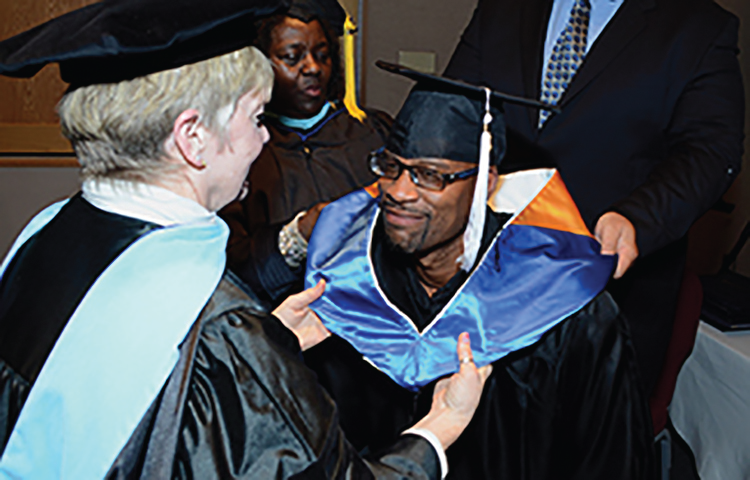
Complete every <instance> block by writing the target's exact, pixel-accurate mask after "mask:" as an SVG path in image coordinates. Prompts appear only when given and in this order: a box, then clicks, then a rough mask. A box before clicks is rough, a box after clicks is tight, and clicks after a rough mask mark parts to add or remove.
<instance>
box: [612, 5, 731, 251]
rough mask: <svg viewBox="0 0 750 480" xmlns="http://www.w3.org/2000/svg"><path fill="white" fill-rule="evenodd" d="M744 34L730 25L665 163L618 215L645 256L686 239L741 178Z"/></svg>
mask: <svg viewBox="0 0 750 480" xmlns="http://www.w3.org/2000/svg"><path fill="white" fill-rule="evenodd" d="M738 28H739V27H738V21H737V19H736V18H735V17H728V20H727V22H726V24H725V25H724V28H723V30H721V32H720V34H719V35H718V36H717V38H716V39H715V40H714V41H713V43H712V44H711V45H710V46H709V47H708V48H707V50H706V51H705V52H703V54H702V55H703V56H702V58H701V61H700V63H699V65H698V68H697V70H696V71H695V72H694V73H693V75H692V76H691V80H690V81H689V82H688V83H687V85H686V86H685V88H684V90H683V91H682V93H681V95H680V98H679V101H678V103H677V105H676V107H675V109H674V111H673V113H672V119H671V121H670V124H669V127H668V129H667V131H666V132H665V135H666V148H667V152H666V157H665V159H664V160H663V161H661V162H660V163H659V165H658V166H657V167H656V168H655V169H654V170H653V171H652V172H651V174H650V176H649V178H648V180H647V181H646V182H645V183H644V184H642V185H641V186H640V187H638V188H637V189H636V190H635V191H633V192H632V193H631V194H630V195H629V196H627V197H626V198H624V199H623V200H622V201H620V202H618V203H616V204H615V205H614V206H613V207H612V208H611V209H610V210H612V211H615V212H617V213H620V214H621V215H623V216H625V217H626V218H627V219H628V220H630V221H631V223H633V225H634V227H635V229H636V242H637V244H638V250H639V252H640V254H641V256H643V255H647V254H649V253H652V252H654V251H656V250H658V249H659V248H661V247H663V246H664V245H667V244H668V243H671V242H673V241H675V240H677V239H679V238H681V237H682V236H683V235H685V234H686V233H687V230H688V229H689V228H690V226H691V225H692V223H693V222H694V221H695V220H696V219H697V218H698V217H699V216H700V215H702V214H703V213H704V212H705V211H707V210H708V209H709V208H710V207H711V206H712V205H713V204H714V203H716V201H717V200H718V199H719V198H720V197H721V195H722V194H723V193H724V192H725V191H726V190H727V188H729V186H730V185H731V183H732V181H733V180H734V179H735V178H736V177H737V175H738V174H739V171H740V166H741V163H742V152H743V146H742V142H743V137H744V134H743V130H744V117H745V113H744V105H745V101H744V93H743V86H742V77H741V74H740V67H739V62H738V60H737V53H738V49H737V32H738ZM631 162H638V159H631Z"/></svg>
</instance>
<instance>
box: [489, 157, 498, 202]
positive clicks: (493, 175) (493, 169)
mask: <svg viewBox="0 0 750 480" xmlns="http://www.w3.org/2000/svg"><path fill="white" fill-rule="evenodd" d="M497 179H498V175H497V166H496V165H490V172H489V176H488V177H487V198H489V197H490V196H491V195H492V194H493V193H494V192H495V187H497Z"/></svg>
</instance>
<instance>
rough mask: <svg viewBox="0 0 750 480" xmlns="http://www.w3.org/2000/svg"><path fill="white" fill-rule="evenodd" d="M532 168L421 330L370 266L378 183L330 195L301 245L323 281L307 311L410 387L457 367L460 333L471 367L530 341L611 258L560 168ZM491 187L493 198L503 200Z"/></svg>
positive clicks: (604, 273) (589, 289)
mask: <svg viewBox="0 0 750 480" xmlns="http://www.w3.org/2000/svg"><path fill="white" fill-rule="evenodd" d="M537 173H539V175H538V178H537V179H536V180H537V183H538V186H536V187H533V188H532V191H533V193H532V196H531V197H530V199H529V198H526V200H525V202H526V203H525V204H521V205H520V206H516V207H514V210H513V211H515V214H514V216H513V217H512V218H511V220H510V221H509V222H508V224H507V225H506V226H505V228H503V229H502V230H501V231H500V233H499V234H498V236H497V237H496V238H495V239H494V241H493V242H492V244H491V246H490V247H489V248H488V249H487V251H486V252H485V254H484V255H483V257H482V258H481V259H480V261H479V262H478V265H477V266H476V267H475V268H474V270H473V271H472V272H471V273H470V276H469V278H468V279H467V280H466V282H465V283H464V284H463V286H461V288H460V289H459V290H458V292H457V293H456V294H455V296H454V297H453V298H452V299H451V300H450V301H449V303H448V304H447V305H446V306H445V308H443V310H442V311H441V312H440V313H439V314H438V315H437V316H436V317H435V319H434V320H433V321H432V322H431V323H430V324H429V325H428V326H427V327H426V328H425V329H424V330H422V331H421V332H420V331H419V330H418V329H417V328H416V327H415V325H414V324H413V322H412V321H411V320H410V319H409V318H407V317H406V315H405V314H404V313H402V312H401V311H399V309H398V308H397V307H396V306H394V305H393V304H392V303H391V302H390V301H389V300H388V298H386V296H385V294H384V293H383V290H382V288H381V287H380V285H379V284H378V279H377V277H376V276H375V273H374V268H373V264H372V258H371V255H370V251H371V245H372V238H373V229H374V228H375V224H376V220H377V218H378V215H379V211H380V210H379V206H378V200H377V189H376V188H373V187H369V188H367V189H364V190H359V191H356V192H354V193H351V194H349V195H348V196H346V197H343V198H341V199H340V200H338V201H336V202H334V203H331V204H330V205H328V206H327V207H326V208H325V209H323V211H322V213H321V215H320V218H319V219H318V222H317V224H316V226H315V230H314V232H313V235H312V238H311V240H310V244H309V247H308V262H307V274H306V284H307V286H308V287H309V286H311V285H314V284H315V283H317V281H318V280H319V279H321V278H322V279H325V280H326V282H327V286H326V291H325V293H324V294H323V296H322V297H321V298H320V299H319V300H317V301H316V302H315V303H313V305H312V308H313V310H314V311H315V312H316V313H317V314H318V315H319V316H320V318H321V319H322V321H323V323H324V324H325V326H326V327H327V328H328V329H329V330H330V331H331V332H333V333H335V334H336V335H338V336H340V337H342V338H343V339H345V340H346V341H348V342H349V343H351V344H352V345H353V346H354V347H355V348H356V349H357V350H358V351H359V352H360V353H361V354H362V355H363V356H364V357H365V359H366V360H368V361H369V362H371V363H372V364H373V365H375V367H377V368H378V369H380V370H381V371H383V372H385V373H386V374H387V375H388V376H390V377H391V379H393V380H394V381H395V382H396V383H398V384H399V385H401V386H403V387H405V388H408V389H411V390H416V389H418V388H420V387H422V386H424V385H426V384H428V383H429V382H431V381H433V380H435V379H437V378H439V377H442V376H444V375H447V374H450V373H453V372H456V371H458V369H459V363H458V359H457V355H456V342H457V338H458V335H459V334H460V333H461V332H464V331H466V332H469V335H470V338H471V346H472V350H473V354H474V360H475V362H476V364H477V365H478V366H482V365H486V364H489V363H491V362H494V361H495V360H498V359H500V358H502V357H504V356H505V355H507V354H508V353H510V352H513V351H516V350H519V349H521V348H524V347H526V346H529V345H531V344H533V343H534V342H536V341H537V340H539V339H540V338H541V336H542V335H544V333H545V332H547V331H548V330H549V329H550V328H552V327H554V326H555V325H557V324H558V323H560V322H561V321H563V320H564V319H565V318H567V317H568V316H570V315H571V314H573V313H575V312H577V311H578V310H580V309H581V308H583V307H584V306H585V305H586V304H587V303H588V302H590V301H591V300H592V299H593V298H594V297H596V295H598V294H599V293H600V292H601V291H602V290H603V289H604V287H605V285H606V284H607V281H608V280H609V277H610V275H611V272H612V270H613V267H614V264H615V257H612V256H603V255H601V254H600V253H599V250H600V246H599V243H598V242H597V241H596V240H595V239H594V238H593V237H592V236H591V234H590V233H589V231H588V230H587V228H586V226H585V224H584V222H583V220H582V219H581V217H580V214H579V213H578V210H577V209H576V207H575V204H574V203H573V200H572V199H571V198H570V195H569V194H568V192H567V189H566V188H565V186H564V184H563V182H562V179H561V178H560V176H559V174H558V173H557V172H555V171H554V170H551V171H549V170H545V171H539V172H537ZM510 183H513V182H510ZM521 183H524V182H521ZM526 183H528V182H526ZM527 190H528V188H527ZM498 195H499V197H498V198H496V199H493V201H495V203H503V202H502V198H501V197H502V194H500V193H498ZM490 203H491V205H492V204H493V202H490Z"/></svg>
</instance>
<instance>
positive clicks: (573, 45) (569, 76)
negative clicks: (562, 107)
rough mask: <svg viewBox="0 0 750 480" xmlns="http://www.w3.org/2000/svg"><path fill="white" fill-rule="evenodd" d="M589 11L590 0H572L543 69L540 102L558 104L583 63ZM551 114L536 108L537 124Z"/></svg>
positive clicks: (541, 122)
mask: <svg viewBox="0 0 750 480" xmlns="http://www.w3.org/2000/svg"><path fill="white" fill-rule="evenodd" d="M590 12H591V5H590V4H589V0H576V1H575V3H574V4H573V9H572V10H571V11H570V18H569V19H568V23H567V25H565V29H564V30H563V31H562V33H560V36H559V37H558V38H557V41H556V42H555V45H554V47H552V54H551V55H550V58H549V60H548V62H547V66H546V68H545V69H544V82H543V83H542V94H541V97H540V100H541V101H542V102H544V103H547V104H550V105H557V104H558V102H559V101H560V99H561V98H562V96H563V93H564V92H565V90H566V89H567V88H568V85H569V84H570V82H571V81H572V80H573V77H574V76H575V74H576V72H578V68H579V67H580V66H581V63H583V57H584V56H585V55H586V38H587V36H588V31H589V14H590ZM550 115H551V112H549V111H547V110H540V111H539V128H542V125H544V122H546V121H547V119H548V118H549V116H550Z"/></svg>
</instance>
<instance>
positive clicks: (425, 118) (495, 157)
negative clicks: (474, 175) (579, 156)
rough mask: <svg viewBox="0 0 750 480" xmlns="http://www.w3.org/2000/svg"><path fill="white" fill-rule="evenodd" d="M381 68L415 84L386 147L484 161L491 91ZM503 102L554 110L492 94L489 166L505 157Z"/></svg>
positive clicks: (384, 65) (406, 154) (425, 155)
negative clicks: (481, 140)
mask: <svg viewBox="0 0 750 480" xmlns="http://www.w3.org/2000/svg"><path fill="white" fill-rule="evenodd" d="M376 65H377V66H378V67H380V68H382V69H384V70H386V71H388V72H392V73H395V74H398V75H402V76H404V77H407V78H410V79H412V80H417V81H418V83H417V85H416V86H415V87H414V88H413V89H412V91H411V92H410V93H409V96H408V97H407V99H406V101H405V102H404V105H403V107H401V110H400V111H399V113H398V115H397V116H396V121H395V123H394V125H393V127H392V129H391V133H390V135H389V137H388V140H387V141H386V148H387V149H388V150H389V151H391V152H393V153H395V154H396V155H399V156H402V157H404V158H417V157H422V158H446V159H450V160H456V161H461V162H467V163H478V162H479V150H480V144H479V136H480V134H481V133H482V129H483V119H484V114H485V103H486V96H487V92H486V89H485V88H483V87H478V86H476V85H470V84H468V83H465V82H461V81H458V80H452V79H448V78H443V77H438V76H436V75H430V74H426V73H422V72H418V71H416V70H412V69H409V68H407V67H404V66H401V65H395V64H392V63H387V62H383V61H378V62H376ZM503 102H511V103H517V104H521V105H527V106H529V107H534V108H544V109H550V108H551V107H550V106H549V105H546V104H544V103H542V102H539V101H537V100H531V99H527V98H522V97H516V96H513V95H508V94H504V93H500V92H496V91H490V113H491V114H492V117H493V118H492V122H491V123H490V125H489V131H490V133H491V134H492V151H491V153H490V164H491V165H498V164H499V163H500V161H501V160H502V158H503V156H504V155H505V149H506V142H505V121H504V118H503V110H502V105H503Z"/></svg>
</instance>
